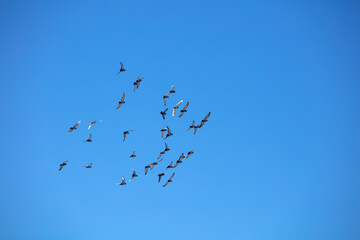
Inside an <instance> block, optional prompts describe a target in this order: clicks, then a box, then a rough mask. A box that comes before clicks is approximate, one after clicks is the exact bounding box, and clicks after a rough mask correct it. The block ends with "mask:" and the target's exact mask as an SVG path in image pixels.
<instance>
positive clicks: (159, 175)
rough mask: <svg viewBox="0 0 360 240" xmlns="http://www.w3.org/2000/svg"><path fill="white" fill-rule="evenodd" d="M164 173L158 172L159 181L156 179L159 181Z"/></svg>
mask: <svg viewBox="0 0 360 240" xmlns="http://www.w3.org/2000/svg"><path fill="white" fill-rule="evenodd" d="M165 174H166V173H160V174H158V177H159V181H158V182H160V180H161V177H162V176H164V175H165Z"/></svg>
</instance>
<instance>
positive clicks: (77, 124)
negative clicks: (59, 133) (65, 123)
mask: <svg viewBox="0 0 360 240" xmlns="http://www.w3.org/2000/svg"><path fill="white" fill-rule="evenodd" d="M80 122H81V121H78V122H77V123H76V124H75V125H74V126H73V127H71V128H70V130H69V131H68V133H71V132H72V131H73V130H75V129H77V128H76V127H77V126H79V124H80Z"/></svg>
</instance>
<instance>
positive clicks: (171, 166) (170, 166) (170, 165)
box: [165, 161, 174, 171]
mask: <svg viewBox="0 0 360 240" xmlns="http://www.w3.org/2000/svg"><path fill="white" fill-rule="evenodd" d="M172 164H173V162H172V161H171V163H170V164H169V166H167V167H166V169H165V171H166V170H168V169H169V168H174V166H173V165H172Z"/></svg>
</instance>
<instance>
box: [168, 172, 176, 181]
mask: <svg viewBox="0 0 360 240" xmlns="http://www.w3.org/2000/svg"><path fill="white" fill-rule="evenodd" d="M174 176H175V172H173V174H172V175H171V177H170V178H169V180H171V179H172V178H173V177H174Z"/></svg>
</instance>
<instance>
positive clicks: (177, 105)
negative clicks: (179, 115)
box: [172, 100, 183, 116]
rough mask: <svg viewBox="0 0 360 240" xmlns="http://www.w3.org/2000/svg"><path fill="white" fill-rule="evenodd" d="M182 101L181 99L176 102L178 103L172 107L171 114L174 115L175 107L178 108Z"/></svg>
mask: <svg viewBox="0 0 360 240" xmlns="http://www.w3.org/2000/svg"><path fill="white" fill-rule="evenodd" d="M182 102H183V100H181V101H180V102H178V104H176V105H175V106H174V107H173V112H172V116H175V112H176V109H178V108H179V106H180V104H181V103H182Z"/></svg>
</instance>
